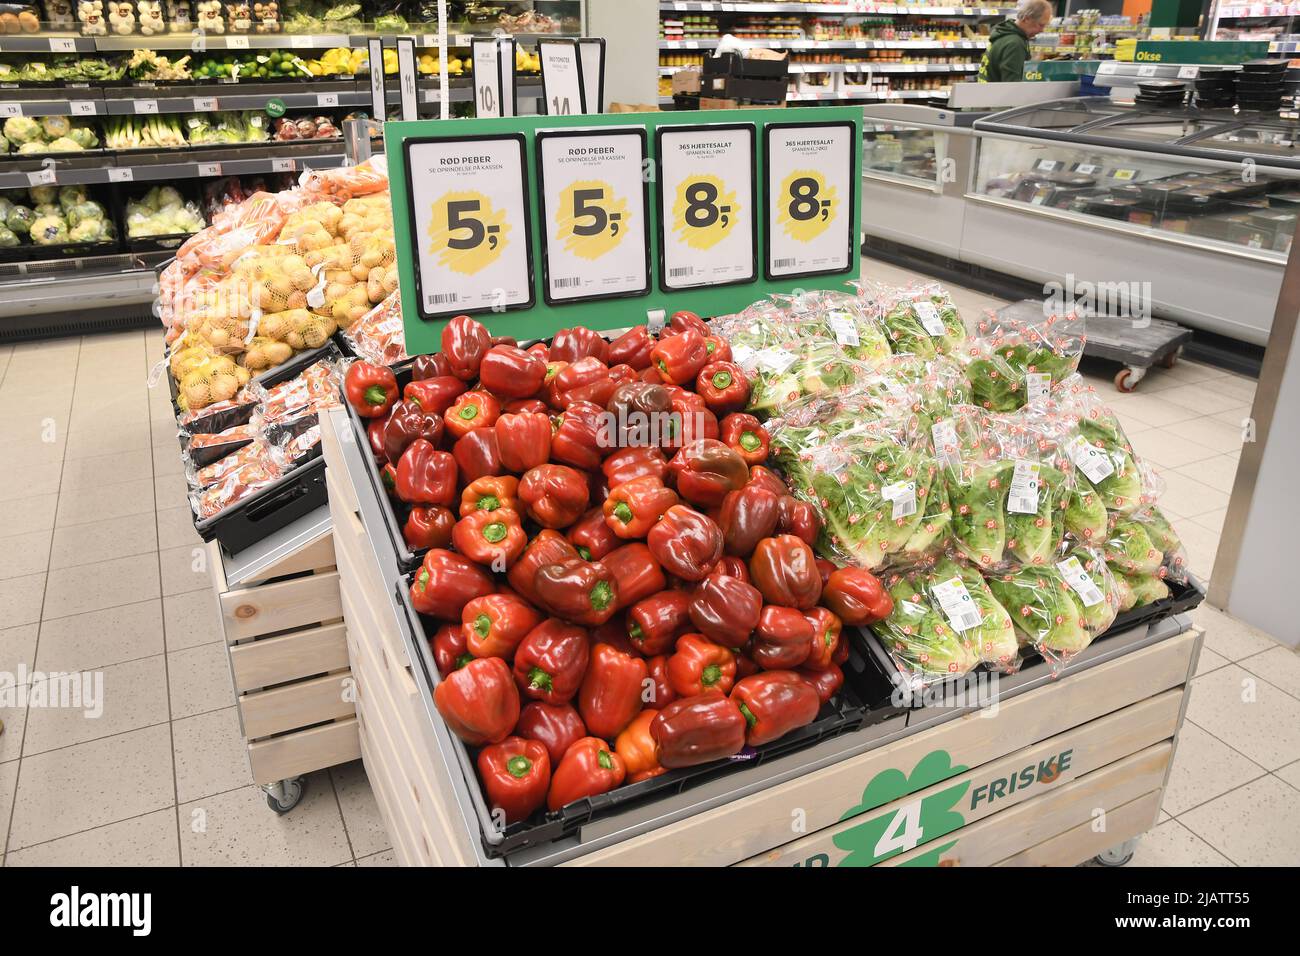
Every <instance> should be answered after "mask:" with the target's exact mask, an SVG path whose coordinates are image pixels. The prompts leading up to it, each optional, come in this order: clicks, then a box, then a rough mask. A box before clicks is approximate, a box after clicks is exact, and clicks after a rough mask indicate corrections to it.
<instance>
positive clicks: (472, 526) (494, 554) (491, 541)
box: [451, 508, 528, 574]
mask: <svg viewBox="0 0 1300 956" xmlns="http://www.w3.org/2000/svg"><path fill="white" fill-rule="evenodd" d="M451 543H452V545H453V546H454V547H455V548H456V550H457V551H459V552H460V553H461V554H463V555H464V556H465V557H467V558H469V559H470V560H471V561H476V562H478V563H479V564H482V565H485V566H487V567H489V568H491V569H492V570H493V571H497V572H499V573H502V574H504V573H505V572H506V571H507V570H508V569H509V567H510V565H512V564H514V563H515V562H516V561H518V560H519V556H520V555H521V554H523V553H524V548H525V546H527V544H528V535H527V534H525V533H524V526H523V524H522V522H520V520H519V513H518V512H517V511H513V510H512V509H510V508H498V509H496V510H495V511H471V512H470V513H469V514H467V515H466V516H465V517H463V518H461V519H460V520H459V521H457V522H456V524H455V526H454V527H453V528H452V529H451Z"/></svg>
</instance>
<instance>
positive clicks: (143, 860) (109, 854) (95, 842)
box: [5, 807, 181, 867]
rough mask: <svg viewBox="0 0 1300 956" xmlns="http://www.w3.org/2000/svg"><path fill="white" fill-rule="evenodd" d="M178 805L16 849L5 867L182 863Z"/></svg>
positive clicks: (176, 864)
mask: <svg viewBox="0 0 1300 956" xmlns="http://www.w3.org/2000/svg"><path fill="white" fill-rule="evenodd" d="M180 863H181V851H180V838H179V836H178V835H177V833H176V808H175V807H168V808H167V809H166V810H156V811H154V812H153V813H146V814H145V815H144V816H141V817H133V818H132V819H130V820H122V821H120V822H118V823H110V824H108V825H107V826H102V827H96V828H95V829H94V830H87V831H86V832H85V833H76V834H73V835H72V836H66V837H62V838H61V839H58V840H51V841H50V842H49V843H38V844H37V845H36V846H33V847H28V848H27V849H25V850H14V851H13V852H11V853H10V854H9V857H8V859H6V860H5V866H71V867H82V866H104V867H108V866H111V867H124V866H180Z"/></svg>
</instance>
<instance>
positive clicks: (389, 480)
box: [379, 461, 397, 498]
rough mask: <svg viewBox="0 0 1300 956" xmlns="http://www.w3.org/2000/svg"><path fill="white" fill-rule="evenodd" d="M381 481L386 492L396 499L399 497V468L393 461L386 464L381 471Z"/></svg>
mask: <svg viewBox="0 0 1300 956" xmlns="http://www.w3.org/2000/svg"><path fill="white" fill-rule="evenodd" d="M379 480H380V482H381V483H382V484H383V486H384V491H386V492H388V493H389V494H390V495H392V496H393V497H394V498H396V497H397V466H396V465H394V464H393V463H392V462H391V461H390V462H388V463H386V464H385V465H384V467H383V468H381V469H379Z"/></svg>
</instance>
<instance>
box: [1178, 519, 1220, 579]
mask: <svg viewBox="0 0 1300 956" xmlns="http://www.w3.org/2000/svg"><path fill="white" fill-rule="evenodd" d="M1175 528H1176V530H1177V531H1178V537H1179V540H1181V541H1182V543H1183V550H1185V551H1186V552H1187V563H1188V564H1189V565H1190V567H1191V569H1192V573H1193V574H1195V575H1196V576H1197V577H1198V578H1200V579H1201V580H1202V581H1208V580H1209V579H1210V577H1211V575H1213V573H1214V561H1215V558H1216V557H1217V555H1218V551H1219V536H1218V535H1217V534H1215V533H1214V532H1213V531H1210V530H1209V529H1208V528H1205V527H1203V526H1201V525H1199V524H1197V523H1196V522H1194V521H1189V520H1188V519H1186V518H1181V519H1179V520H1178V522H1177V523H1176V524H1175Z"/></svg>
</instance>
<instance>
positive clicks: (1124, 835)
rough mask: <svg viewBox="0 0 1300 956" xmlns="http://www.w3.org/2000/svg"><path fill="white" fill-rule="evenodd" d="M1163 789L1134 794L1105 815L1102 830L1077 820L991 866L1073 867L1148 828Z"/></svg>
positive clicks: (1155, 813) (1158, 812)
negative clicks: (1136, 796)
mask: <svg viewBox="0 0 1300 956" xmlns="http://www.w3.org/2000/svg"><path fill="white" fill-rule="evenodd" d="M1163 796H1164V791H1163V790H1153V791H1152V792H1151V793H1148V794H1145V795H1143V796H1141V797H1138V798H1137V799H1136V800H1132V801H1130V802H1128V803H1126V804H1124V805H1123V806H1122V807H1118V808H1116V809H1114V810H1111V811H1110V812H1109V813H1107V814H1106V829H1105V830H1102V831H1099V830H1097V828H1096V827H1094V826H1093V824H1092V821H1089V822H1087V823H1080V824H1079V825H1078V826H1077V827H1073V828H1071V829H1069V830H1066V831H1065V832H1064V833H1061V834H1059V835H1057V836H1054V837H1051V838H1050V839H1047V840H1044V841H1043V842H1042V843H1040V844H1038V845H1037V846H1033V847H1030V848H1029V849H1028V850H1023V851H1021V852H1020V853H1017V854H1016V855H1015V856H1009V857H1007V858H1006V859H1005V860H1002V861H1001V862H999V863H996V864H994V865H995V866H1077V865H1078V864H1080V863H1083V862H1086V861H1087V860H1090V859H1092V858H1093V857H1094V856H1096V855H1097V854H1098V853H1104V852H1105V851H1106V850H1109V849H1111V848H1112V847H1117V846H1119V845H1120V844H1121V843H1123V842H1124V841H1125V840H1132V839H1133V838H1134V837H1138V836H1141V835H1142V834H1143V833H1146V832H1147V830H1150V829H1151V827H1152V826H1154V824H1155V820H1156V817H1158V816H1159V815H1160V801H1161V798H1162V797H1163Z"/></svg>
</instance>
